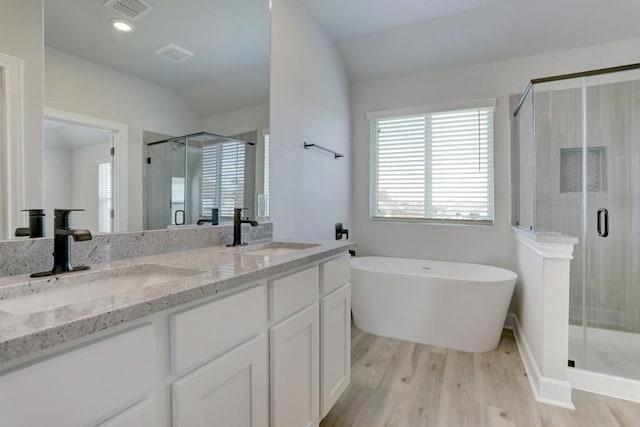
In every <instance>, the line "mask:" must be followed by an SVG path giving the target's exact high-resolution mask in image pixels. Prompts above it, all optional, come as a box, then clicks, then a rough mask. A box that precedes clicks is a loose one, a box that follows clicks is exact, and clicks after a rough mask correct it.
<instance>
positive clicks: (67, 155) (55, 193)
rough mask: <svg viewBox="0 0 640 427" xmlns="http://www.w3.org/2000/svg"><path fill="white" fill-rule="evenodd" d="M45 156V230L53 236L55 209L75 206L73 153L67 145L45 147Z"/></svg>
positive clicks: (48, 234)
mask: <svg viewBox="0 0 640 427" xmlns="http://www.w3.org/2000/svg"><path fill="white" fill-rule="evenodd" d="M44 158H45V159H46V162H44V169H43V174H44V208H45V215H46V216H45V221H46V222H45V224H46V226H45V231H46V235H47V236H53V210H54V209H56V208H62V209H64V208H74V206H72V201H71V189H72V185H73V184H72V182H73V181H72V178H71V176H72V170H73V168H72V154H71V150H70V149H69V148H66V147H55V148H53V147H45V149H44ZM73 224H74V223H72V225H73Z"/></svg>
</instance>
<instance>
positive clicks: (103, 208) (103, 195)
mask: <svg viewBox="0 0 640 427" xmlns="http://www.w3.org/2000/svg"><path fill="white" fill-rule="evenodd" d="M94 176H95V175H94ZM112 191H113V186H112V180H111V162H104V163H98V231H99V232H100V233H110V232H111V231H113V230H112V229H111V228H112V227H111V210H112V209H113V208H112V205H113V202H112V200H113V199H112V194H113V193H112Z"/></svg>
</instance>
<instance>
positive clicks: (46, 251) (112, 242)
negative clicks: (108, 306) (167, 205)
mask: <svg viewBox="0 0 640 427" xmlns="http://www.w3.org/2000/svg"><path fill="white" fill-rule="evenodd" d="M242 237H243V241H245V242H251V243H258V242H261V241H267V240H271V238H272V237H273V224H271V223H268V222H267V223H260V224H259V225H258V226H257V227H251V226H249V225H243V227H242ZM232 241H233V225H220V226H216V227H211V226H201V227H193V228H175V229H169V230H151V231H136V232H127V233H111V234H95V235H94V236H93V239H92V240H89V241H85V242H73V243H72V244H71V251H72V254H71V259H72V262H73V265H92V264H101V263H105V262H111V261H117V260H120V259H126V258H137V257H143V256H151V255H160V254H164V253H169V252H177V251H184V250H189V249H199V248H206V247H209V246H220V245H224V244H229V243H231V242H232ZM52 252H53V238H42V239H27V238H25V239H19V240H6V241H0V276H15V275H18V274H27V273H33V272H36V271H46V270H50V269H51V266H52V265H53V255H52Z"/></svg>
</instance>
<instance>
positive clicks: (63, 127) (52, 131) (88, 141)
mask: <svg viewBox="0 0 640 427" xmlns="http://www.w3.org/2000/svg"><path fill="white" fill-rule="evenodd" d="M112 134H113V132H111V131H110V130H107V129H100V128H94V127H91V126H83V125H79V124H76V123H68V122H62V121H57V120H50V119H45V121H44V143H45V146H46V147H47V148H57V149H69V150H76V149H78V148H86V147H89V146H95V145H101V144H109V145H111V138H112Z"/></svg>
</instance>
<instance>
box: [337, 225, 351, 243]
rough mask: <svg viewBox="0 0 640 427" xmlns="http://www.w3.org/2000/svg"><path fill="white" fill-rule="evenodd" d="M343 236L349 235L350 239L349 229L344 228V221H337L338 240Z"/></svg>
mask: <svg viewBox="0 0 640 427" xmlns="http://www.w3.org/2000/svg"><path fill="white" fill-rule="evenodd" d="M342 236H347V240H349V230H347V229H346V228H342V223H341V222H337V223H336V240H342Z"/></svg>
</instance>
